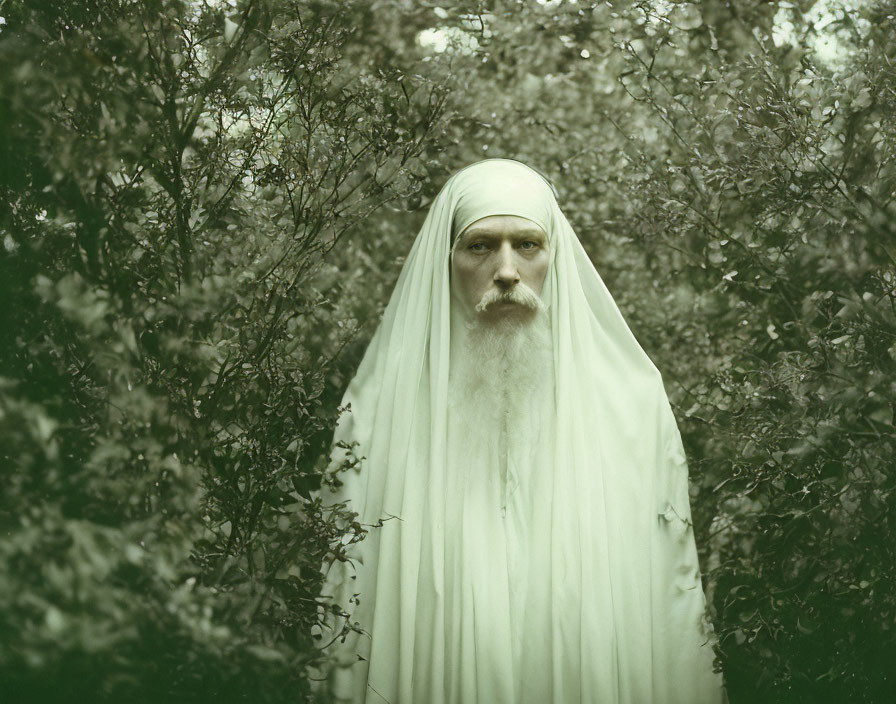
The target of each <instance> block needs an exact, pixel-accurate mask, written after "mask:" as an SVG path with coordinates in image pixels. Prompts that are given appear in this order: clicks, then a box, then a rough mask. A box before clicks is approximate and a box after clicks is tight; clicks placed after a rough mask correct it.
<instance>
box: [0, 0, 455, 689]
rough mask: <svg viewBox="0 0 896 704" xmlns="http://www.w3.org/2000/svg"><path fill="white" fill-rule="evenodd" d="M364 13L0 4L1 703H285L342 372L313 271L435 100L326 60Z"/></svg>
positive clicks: (339, 331)
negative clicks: (0, 17)
mask: <svg viewBox="0 0 896 704" xmlns="http://www.w3.org/2000/svg"><path fill="white" fill-rule="evenodd" d="M353 9H354V10H358V11H360V10H362V9H363V3H357V4H354V5H353V4H351V3H344V2H339V3H335V2H333V3H329V2H299V1H296V2H261V1H251V0H247V1H246V2H230V3H198V2H196V3H188V2H164V3H163V2H149V3H144V2H139V3H138V2H128V1H126V0H121V1H120V2H95V1H93V0H82V1H77V2H76V1H73V0H65V1H63V0H60V1H59V2H44V3H15V4H9V3H7V5H6V6H4V7H3V15H4V17H5V26H3V27H2V30H3V31H2V34H0V57H2V59H0V60H2V69H0V81H2V86H0V95H2V98H0V100H2V106H0V115H2V120H3V125H2V130H0V134H2V142H0V164H2V165H3V166H2V171H0V189H2V198H3V201H4V203H5V207H4V209H3V211H2V212H3V214H2V222H0V228H2V235H0V237H2V239H3V246H4V251H3V254H2V260H0V262H2V263H0V267H2V271H0V286H2V289H3V300H4V301H5V302H6V305H5V306H4V307H3V310H2V313H0V315H2V320H0V335H2V344H0V359H2V362H0V369H2V379H0V435H2V448H3V450H2V451H3V465H4V482H3V493H2V499H0V524H2V533H0V535H2V538H0V555H2V560H0V565H2V566H0V633H2V642H3V646H2V648H0V673H2V674H0V690H2V691H3V692H4V699H5V700H7V701H22V702H25V701H54V700H58V701H71V700H73V699H74V700H77V701H116V702H117V701H133V702H141V701H146V702H157V701H207V700H215V701H244V700H251V701H253V702H264V701H286V700H288V701H296V700H302V698H303V697H304V698H309V697H310V694H309V692H308V682H307V675H306V667H307V666H308V665H309V664H310V663H311V661H312V660H313V658H314V655H315V653H316V650H315V649H314V648H313V647H312V642H311V626H312V624H314V623H315V622H317V619H318V618H319V613H318V604H317V601H316V599H315V597H316V595H317V594H318V592H319V589H320V583H321V579H322V577H321V573H320V566H321V565H322V564H323V562H324V560H327V559H335V558H338V556H339V554H341V550H342V549H343V548H342V543H341V539H342V538H343V534H344V533H345V532H348V533H349V534H359V533H360V532H361V529H360V526H358V525H357V524H353V523H351V514H349V513H347V512H346V511H344V510H337V511H335V512H324V511H322V510H321V508H320V505H319V502H318V501H316V500H315V499H314V498H313V490H314V489H315V488H317V487H318V486H319V485H320V482H321V481H322V479H323V480H324V481H337V480H338V479H337V478H336V477H334V476H329V475H322V473H321V470H320V469H319V468H318V467H319V464H320V463H319V462H318V458H319V457H320V456H321V455H322V454H325V453H326V450H327V445H328V443H329V441H330V437H331V435H332V426H333V423H334V421H335V417H336V413H337V403H336V401H337V400H338V392H339V391H340V390H341V389H340V387H341V386H342V385H343V384H344V381H343V380H344V377H345V375H346V373H348V371H349V368H348V366H347V365H350V364H351V360H348V361H343V360H342V358H341V357H340V350H341V349H342V347H343V346H344V345H345V344H346V342H347V341H348V340H349V339H350V338H351V337H352V333H353V331H354V329H355V327H356V325H354V324H352V323H351V322H350V321H346V322H345V323H344V324H343V323H339V324H338V325H337V324H335V323H336V322H337V321H338V320H339V316H340V308H339V306H338V305H336V304H335V303H333V302H332V300H331V297H332V296H334V295H338V291H335V290H334V284H335V282H334V280H333V277H332V276H331V272H330V271H329V270H328V269H326V268H322V266H321V261H322V256H323V255H324V254H325V253H326V252H327V251H328V250H330V249H332V248H333V247H334V245H335V244H336V243H337V242H338V241H339V239H340V237H341V236H342V235H343V234H344V233H345V232H346V231H347V230H348V229H349V228H351V227H352V226H353V225H354V224H356V223H358V222H362V221H364V219H365V218H366V216H367V215H368V214H369V213H370V212H372V211H373V210H374V209H376V208H378V207H380V206H382V205H383V204H384V203H386V202H388V201H390V200H392V199H394V198H396V197H397V196H398V195H399V194H403V195H404V194H413V193H414V191H415V190H416V189H417V188H418V185H417V184H418V183H419V180H420V176H419V174H418V173H417V171H415V169H416V168H418V167H417V166H416V165H417V162H418V160H419V157H420V154H421V152H422V151H423V149H424V146H426V148H427V149H429V150H430V151H432V150H433V149H434V147H433V144H432V142H431V140H430V139H429V131H430V129H431V127H432V126H433V124H434V123H435V122H436V121H437V119H438V116H439V113H440V110H441V105H442V102H443V94H442V92H441V90H440V89H439V87H438V86H436V85H433V84H431V83H429V82H427V81H425V80H423V79H422V78H413V77H408V76H407V71H406V70H404V69H402V67H401V66H400V65H399V64H398V63H393V64H392V65H390V66H385V67H381V68H380V69H379V70H376V71H373V70H370V69H368V67H366V66H363V65H358V64H356V63H354V62H352V61H348V60H346V58H345V57H346V56H347V55H350V54H351V52H352V51H355V50H356V47H355V45H356V44H357V43H358V37H357V36H356V35H355V34H354V26H353V23H352V21H351V18H352V17H353V15H356V14H357V13H353V12H352V10H353Z"/></svg>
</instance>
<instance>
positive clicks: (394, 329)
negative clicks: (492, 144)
mask: <svg viewBox="0 0 896 704" xmlns="http://www.w3.org/2000/svg"><path fill="white" fill-rule="evenodd" d="M488 215H520V216H522V217H527V218H529V219H530V220H533V221H534V222H536V223H538V224H540V225H542V227H543V229H545V230H546V232H547V234H548V241H549V247H550V257H551V259H550V265H549V269H548V274H547V279H546V281H545V286H544V289H543V291H542V298H543V299H544V301H545V302H546V303H547V304H548V308H547V317H548V320H549V326H550V327H549V329H550V335H549V342H548V345H549V349H550V352H549V357H548V358H549V359H550V360H552V362H551V363H550V364H549V365H548V366H547V368H546V369H544V373H543V375H541V376H540V377H539V383H537V384H533V387H532V390H531V394H530V396H529V397H528V398H527V399H526V400H525V402H524V404H523V405H522V406H521V408H520V409H517V410H518V411H520V412H521V413H522V414H523V416H525V417H526V418H528V420H529V421H530V422H529V423H528V424H527V427H529V428H533V429H534V430H533V432H531V433H521V434H514V433H512V432H511V433H503V432H501V429H500V423H501V420H500V409H498V412H496V413H492V412H491V410H489V409H483V413H482V414H481V416H478V417H477V419H476V422H477V423H479V424H483V423H484V424H486V425H487V424H489V423H494V424H495V426H496V430H495V433H494V435H493V441H483V440H481V438H483V437H486V436H487V434H482V433H478V434H477V433H468V430H469V428H466V427H465V425H464V424H465V423H467V422H469V418H467V417H465V416H464V414H462V413H458V412H454V413H452V410H455V411H456V407H455V406H454V405H453V404H452V402H451V399H452V398H453V395H452V391H453V388H454V386H455V384H456V380H455V378H454V377H452V358H454V365H455V369H456V365H457V361H458V359H457V358H458V356H459V355H462V354H463V350H462V348H460V346H459V345H458V344H457V329H456V325H455V326H452V311H451V296H450V280H449V271H450V268H449V264H450V253H451V248H452V236H453V235H454V234H456V233H457V232H459V231H462V230H463V228H464V227H466V225H467V224H469V223H471V222H473V221H475V220H477V219H479V218H482V217H485V216H488ZM452 332H454V339H452ZM452 343H454V344H452ZM449 381H450V382H451V383H449ZM349 403H350V404H351V411H350V412H349V413H346V414H344V415H343V416H342V419H341V420H340V423H339V426H338V428H337V431H336V438H335V439H336V440H339V441H345V442H349V443H351V442H355V441H356V442H358V443H359V445H358V448H357V450H356V452H357V454H358V455H359V456H363V457H364V458H365V459H364V460H363V461H362V462H361V463H360V466H359V469H358V470H349V471H348V472H346V473H345V474H344V475H343V476H342V478H343V480H344V484H343V486H342V487H341V489H340V490H339V491H338V492H337V493H335V494H332V495H329V494H328V496H327V497H326V500H327V501H328V502H335V501H343V500H347V501H348V502H349V505H350V507H351V508H352V509H353V510H355V511H357V512H358V514H359V520H360V521H361V522H362V523H366V524H375V523H377V521H379V520H380V519H381V518H386V519H387V520H385V522H384V523H383V524H382V526H381V527H379V528H374V529H373V530H371V532H370V533H369V535H368V536H367V537H366V538H365V539H364V540H363V541H361V542H360V543H358V544H357V545H354V546H352V548H351V550H350V554H351V555H352V557H353V560H352V563H341V562H337V563H335V564H334V565H333V566H332V567H331V568H330V571H329V573H328V575H327V584H326V587H325V590H324V594H325V595H328V596H332V598H334V599H335V600H336V601H337V602H338V603H340V604H341V605H342V606H344V607H346V608H347V609H348V610H349V611H353V620H354V621H357V622H359V623H360V625H361V627H362V628H363V629H364V630H365V631H366V633H365V634H357V633H351V634H350V635H349V636H348V637H347V638H346V640H345V642H344V643H338V642H337V643H336V644H334V645H333V646H331V649H334V650H336V651H337V655H338V656H339V657H340V658H342V659H343V661H344V662H345V663H346V665H347V666H346V667H335V668H333V669H332V670H330V671H328V672H327V673H325V675H326V677H327V681H328V683H329V685H330V686H331V687H332V693H331V696H332V697H333V698H334V701H345V702H355V703H361V702H371V703H372V702H376V703H378V704H381V703H382V702H390V703H391V704H443V703H444V704H505V703H506V704H510V703H513V704H518V703H523V704H546V703H551V702H553V703H554V704H572V703H577V702H583V703H594V704H716V703H719V702H723V701H724V700H725V694H724V690H723V688H722V682H721V677H720V675H718V674H716V673H714V672H713V666H712V661H713V652H712V642H713V641H712V634H711V632H710V631H708V630H707V626H706V622H705V619H704V601H705V600H704V595H703V591H702V587H701V583H700V578H699V569H698V562H697V552H696V548H695V544H694V537H693V532H692V529H691V522H690V521H691V513H690V505H689V497H688V477H687V465H686V461H685V456H684V452H683V448H682V443H681V437H680V435H679V432H678V428H677V426H676V422H675V418H674V416H673V414H672V411H671V408H670V406H669V403H668V400H667V397H666V393H665V391H664V388H663V383H662V378H661V376H660V373H659V372H658V371H657V369H656V367H655V366H654V365H653V363H652V362H651V361H650V359H649V358H648V357H647V355H646V354H645V353H644V351H643V350H642V349H641V347H640V345H639V344H638V342H637V341H636V340H635V338H634V336H633V335H632V333H631V332H630V331H629V329H628V326H627V325H626V323H625V321H624V320H623V318H622V316H621V314H620V312H619V310H618V308H617V306H616V304H615V302H614V301H613V298H612V297H611V295H610V293H609V291H608V290H607V289H606V287H605V286H604V283H603V281H602V280H601V278H600V276H599V275H598V273H597V271H596V270H595V269H594V267H593V265H592V263H591V262H590V260H589V259H588V257H587V255H586V254H585V252H584V250H583V249H582V247H581V245H580V243H579V241H578V239H577V237H576V235H575V233H574V232H573V230H572V228H571V227H570V225H569V222H568V221H567V219H566V217H565V216H564V215H563V213H562V212H561V211H560V208H559V206H558V205H557V202H556V199H555V197H554V195H553V193H552V190H551V188H550V187H549V185H548V184H547V182H546V181H545V180H544V179H543V178H542V177H541V176H540V175H538V174H537V173H536V172H534V171H532V170H531V169H529V168H528V167H526V166H524V165H522V164H520V163H519V162H514V161H510V160H502V159H490V160H487V161H484V162H479V163H477V164H474V165H472V166H470V167H467V168H466V169H463V170H461V171H459V172H458V173H456V174H455V175H454V176H453V177H452V178H451V179H450V180H449V181H448V182H447V183H446V185H445V186H444V188H443V189H442V191H441V192H440V193H439V195H438V197H437V198H436V199H435V201H434V202H433V204H432V206H431V209H430V212H429V214H428V216H427V218H426V221H425V222H424V224H423V227H422V229H421V230H420V233H419V235H418V236H417V238H416V240H415V242H414V244H413V247H412V249H411V252H410V254H409V256H408V258H407V260H406V262H405V264H404V268H403V270H402V272H401V275H400V278H399V281H398V284H397V285H396V287H395V290H394V292H393V294H392V298H391V300H390V301H389V304H388V306H387V308H386V311H385V314H384V316H383V320H382V322H381V324H380V326H379V328H378V330H377V332H376V334H375V336H374V338H373V340H372V341H371V343H370V346H369V347H368V349H367V352H366V354H365V356H364V358H363V361H362V362H361V365H360V367H359V369H358V372H357V375H356V376H355V378H354V380H353V381H352V383H351V384H350V386H349V388H348V390H347V392H346V394H345V398H344V402H343V405H346V404H349ZM532 421H534V422H532ZM476 438H480V439H479V440H477V439H476ZM341 459H342V456H341V454H340V453H339V452H336V453H334V461H336V462H338V461H340V460H341ZM390 516H394V517H395V518H389V517H390ZM356 593H357V594H358V595H359V599H360V602H359V604H358V605H357V606H355V605H354V604H352V603H350V597H351V596H352V595H353V594H356ZM326 635H327V634H325V636H326ZM330 635H332V634H330ZM326 640H329V638H326ZM348 663H351V664H350V665H348Z"/></svg>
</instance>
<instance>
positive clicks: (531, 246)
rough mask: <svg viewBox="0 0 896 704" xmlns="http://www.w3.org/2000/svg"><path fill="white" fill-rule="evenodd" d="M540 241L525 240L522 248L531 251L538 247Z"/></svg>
mask: <svg viewBox="0 0 896 704" xmlns="http://www.w3.org/2000/svg"><path fill="white" fill-rule="evenodd" d="M538 247H539V244H538V242H533V241H532V240H526V241H525V242H521V243H520V249H523V250H526V251H529V252H531V251H532V250H533V249H538Z"/></svg>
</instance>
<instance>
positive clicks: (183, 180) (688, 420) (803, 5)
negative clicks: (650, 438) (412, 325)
mask: <svg viewBox="0 0 896 704" xmlns="http://www.w3.org/2000/svg"><path fill="white" fill-rule="evenodd" d="M7 5H9V3H7ZM20 5H21V4H15V6H9V7H7V6H2V7H3V12H2V14H3V15H4V16H5V18H6V25H5V26H0V29H2V32H0V57H2V58H0V61H2V62H3V65H2V66H0V68H2V69H3V70H2V71H0V82H2V84H0V120H3V125H2V126H3V129H2V131H0V135H2V136H0V164H2V166H0V189H2V190H3V200H4V202H5V203H7V204H8V206H9V208H8V210H7V211H5V212H3V213H2V214H0V220H2V221H0V228H2V230H3V232H2V233H0V237H2V238H3V243H4V250H3V254H2V255H0V256H2V259H0V266H2V271H0V290H2V293H3V300H5V301H14V305H7V306H5V307H4V308H3V309H2V311H0V315H2V316H3V318H2V320H0V335H2V343H0V359H2V365H0V370H2V374H0V376H2V380H0V436H2V439H3V457H4V459H3V461H4V469H5V470H6V472H5V474H6V481H5V482H4V490H3V494H2V499H0V522H2V524H3V529H4V530H3V532H2V533H0V536H2V537H0V552H2V555H3V558H4V559H3V561H2V563H0V564H2V567H0V585H2V588H0V634H2V637H3V646H2V648H0V672H2V673H3V675H0V687H3V689H4V690H7V691H14V692H16V693H17V694H19V698H20V699H22V700H29V699H30V700H32V701H33V700H39V699H43V698H49V697H51V696H52V693H53V692H57V691H59V687H60V683H64V684H65V686H68V687H71V686H75V685H74V683H76V682H78V683H81V684H80V685H79V686H80V687H81V688H82V689H81V692H83V693H84V697H86V696H90V697H92V698H99V699H103V698H105V699H113V698H114V699H120V698H122V697H124V698H127V699H129V700H134V701H155V700H158V699H166V700H168V699H172V700H188V701H192V700H200V699H204V698H212V697H214V698H216V699H222V698H223V699H225V700H227V699H233V700H239V699H241V698H250V697H251V699H252V700H253V701H255V700H257V701H276V700H279V699H287V698H289V700H290V701H292V700H293V699H295V698H301V697H302V696H305V695H307V682H306V679H305V674H304V673H305V669H304V668H305V666H306V665H307V664H308V663H309V662H310V660H311V657H312V656H311V653H312V652H313V651H312V650H311V642H310V638H309V637H308V635H307V634H308V633H309V632H310V627H311V624H313V623H314V622H315V620H316V619H317V617H318V613H317V610H316V609H317V605H316V602H315V596H316V595H317V593H318V589H319V586H320V573H319V570H318V567H319V565H320V564H321V562H322V561H323V560H325V559H333V558H334V552H338V550H339V547H338V543H339V538H340V537H341V536H342V533H343V532H344V531H348V532H349V533H350V534H351V533H352V532H353V531H354V532H356V533H359V532H361V531H360V527H357V526H354V527H353V526H352V525H351V523H350V518H351V516H350V515H346V514H341V515H336V516H325V515H322V514H321V513H320V512H319V510H318V509H317V507H316V504H315V503H314V501H313V499H312V498H311V497H312V493H311V492H312V490H313V488H314V487H316V486H317V485H318V483H319V482H320V481H321V480H326V481H333V480H338V479H337V478H335V477H327V476H325V475H323V474H322V470H321V469H320V467H321V463H320V462H319V461H318V459H319V458H320V457H321V456H323V455H324V454H325V450H326V446H327V443H328V442H329V438H330V435H331V430H332V425H333V422H334V420H335V414H336V412H337V405H338V401H339V398H340V394H341V392H342V390H343V389H344V387H345V384H346V382H347V379H348V377H349V376H350V375H351V373H352V370H353V368H354V366H355V365H356V363H357V361H358V359H359V356H360V354H361V352H362V351H363V349H364V346H365V344H366V341H367V339H368V338H369V335H370V334H372V332H373V329H374V327H375V325H376V321H377V319H378V315H379V313H380V312H381V310H382V308H383V307H384V305H385V303H386V300H387V299H388V294H389V291H390V289H391V286H392V284H393V283H394V280H395V278H396V276H397V274H398V270H399V268H400V264H401V256H402V255H404V254H405V253H406V252H407V250H408V249H409V247H410V243H411V241H412V239H413V237H414V234H415V233H416V231H417V228H418V227H419V224H420V222H421V221H422V217H423V215H424V214H425V209H426V206H427V205H428V203H429V201H430V199H431V198H432V197H433V196H434V195H435V193H436V192H437V191H438V189H439V188H440V187H441V185H442V183H443V182H444V180H445V178H446V177H447V176H448V175H449V174H450V173H451V172H453V171H454V170H455V169H457V168H458V167H460V166H462V165H464V164H466V163H469V162H470V161H474V160H476V159H479V158H482V157H484V156H509V157H514V158H519V159H522V160H524V161H527V162H528V163H531V164H533V165H535V166H537V167H538V168H540V169H542V170H544V171H545V172H547V173H548V175H549V176H551V177H552V178H553V179H554V181H555V183H556V184H557V186H558V188H559V190H560V192H561V205H562V206H563V208H564V211H565V212H566V213H567V214H568V215H569V217H570V219H571V221H572V223H573V225H574V227H575V229H576V231H577V232H578V233H579V235H580V236H581V238H582V240H583V243H584V245H585V247H586V249H587V250H588V251H589V253H590V254H591V255H592V258H593V260H594V262H595V264H596V266H597V268H598V270H599V271H600V273H601V276H602V277H603V278H604V280H605V281H606V282H607V285H608V287H609V288H610V290H611V291H612V292H613V293H614V295H615V296H616V300H617V302H618V303H619V306H620V308H621V310H622V311H623V314H624V315H625V317H626V320H627V321H628V322H629V324H630V325H631V327H632V329H633V330H634V331H635V333H636V335H637V337H638V339H639V340H640V341H641V343H642V345H643V346H644V348H645V349H646V350H647V351H648V353H649V354H650V355H651V357H652V358H653V359H654V360H655V362H656V364H657V366H658V367H659V368H660V369H661V370H662V372H663V375H664V379H665V381H666V387H667V390H668V392H669V394H670V397H671V400H672V401H673V406H674V407H675V408H676V409H677V410H678V417H679V421H680V424H681V429H682V433H683V436H684V439H685V443H686V446H687V450H688V455H689V458H690V469H691V479H692V484H693V490H694V493H693V502H694V517H695V531H696V534H697V543H698V547H699V548H700V550H701V557H702V564H703V566H704V572H705V574H704V577H705V582H706V583H705V586H706V589H707V593H708V595H709V596H710V598H711V601H712V604H713V607H714V613H713V615H714V622H715V625H716V631H717V633H718V635H719V637H720V648H719V657H720V665H721V666H722V667H723V669H724V672H725V675H726V678H727V681H728V687H729V694H730V697H731V700H732V702H733V704H738V703H740V702H745V703H748V704H752V703H753V702H758V701H761V702H771V703H774V702H781V703H782V704H783V703H788V704H789V703H798V702H807V703H808V702H813V703H815V702H827V701H834V702H840V701H846V700H848V701H855V702H866V703H869V704H870V703H872V702H874V703H877V702H889V701H892V700H893V698H894V694H896V691H894V690H896V685H894V683H893V678H892V675H891V674H890V673H889V669H890V667H889V665H890V663H892V662H893V660H894V656H896V636H894V631H896V617H894V599H893V590H892V588H890V587H889V585H890V584H892V583H893V582H894V577H896V575H894V568H893V565H894V564H896V561H894V545H896V541H894V535H896V531H894V526H893V519H892V518H891V516H892V515H896V511H894V510H893V509H894V506H893V503H894V487H893V482H894V471H893V469H894V468H893V460H892V458H893V457H894V455H896V453H894V450H896V448H894V396H896V386H894V383H893V381H892V378H893V372H894V364H896V301H894V296H896V288H894V286H896V283H894V276H896V272H894V265H896V260H894V252H896V249H894V247H896V244H894V237H893V236H894V229H893V224H892V223H893V222H894V212H893V209H894V205H893V198H894V191H896V188H894V185H896V184H894V179H896V169H894V165H893V157H894V149H896V146H894V145H896V139H894V137H896V135H894V127H893V122H892V120H891V119H890V116H891V115H892V114H893V111H894V107H896V106H894V104H893V95H894V88H896V76H894V73H893V69H892V66H891V64H892V61H893V57H894V53H896V44H894V41H896V40H894V37H896V33H894V20H893V17H894V16H896V11H894V10H896V8H894V7H893V6H892V4H891V3H888V2H883V1H881V0H853V1H852V2H845V1H844V0H819V2H810V1H808V0H800V1H799V2H790V3H788V2H760V1H759V0H745V1H744V2H738V3H728V2H723V1H722V0H712V1H708V2H701V3H694V2H685V1H672V0H669V1H665V0H655V1H653V2H647V1H646V0H642V1H636V2H630V1H627V2H612V3H610V2H603V3H597V2H590V3H588V2H581V1H579V2H561V1H559V0H538V1H534V0H533V1H532V2H529V1H528V0H493V1H492V2H481V1H479V0H444V1H443V2H440V3H439V4H437V5H436V4H433V3H415V2H410V0H389V1H384V2H377V3H363V2H360V1H358V2H349V3H345V2H338V3H337V2H335V0H334V1H333V2H311V1H303V2H300V1H298V0H294V1H291V2H275V1H274V0H267V1H265V2H260V1H258V2H245V1H242V0H241V1H240V2H230V3H223V2H222V3H212V2H193V3H186V2H166V3H162V2H158V1H157V2H150V3H136V2H126V1H124V0H120V1H119V2H98V1H92V0H78V1H77V2H73V1H70V0H57V1H56V2H54V3H50V2H44V3H39V4H38V5H39V7H33V6H32V7H21V6H20ZM29 5H30V3H29ZM383 205H386V207H382V206H383ZM375 208H379V210H376V215H375V216H374V217H368V215H370V214H371V213H373V212H374V209H375ZM337 244H338V246H337ZM12 673H15V674H12ZM79 693H80V692H79ZM84 697H82V698H84Z"/></svg>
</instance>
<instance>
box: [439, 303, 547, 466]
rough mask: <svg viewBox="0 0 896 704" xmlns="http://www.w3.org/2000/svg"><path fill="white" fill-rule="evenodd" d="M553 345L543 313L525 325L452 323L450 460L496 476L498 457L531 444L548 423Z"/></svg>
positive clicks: (455, 318) (519, 322)
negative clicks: (456, 459) (459, 460)
mask: <svg viewBox="0 0 896 704" xmlns="http://www.w3.org/2000/svg"><path fill="white" fill-rule="evenodd" d="M553 379H554V368H553V345H552V343H551V330H550V319H549V317H548V315H547V314H546V312H545V311H544V310H541V311H539V312H538V313H537V314H535V315H534V317H533V318H532V319H531V320H520V319H519V318H517V317H515V316H511V317H508V318H506V319H501V320H492V321H486V320H484V319H482V318H481V317H480V316H475V317H474V318H473V319H472V320H463V319H461V316H460V315H452V344H451V371H450V382H449V383H450V403H449V424H450V426H451V428H452V430H453V432H452V433H451V435H452V443H451V445H452V447H451V448H450V450H449V451H450V452H452V453H455V458H465V459H464V461H463V464H464V466H466V467H471V466H475V465H480V464H481V463H482V462H484V463H485V464H486V465H487V466H486V467H484V468H482V467H481V468H480V471H488V472H492V471H494V472H498V471H502V470H501V469H500V467H493V466H491V465H493V464H494V463H495V462H498V463H499V464H500V462H501V460H500V459H499V458H498V455H502V456H503V455H506V453H507V452H508V448H510V451H513V450H514V449H516V450H519V451H524V449H525V446H527V445H529V444H530V443H533V442H538V438H539V436H541V435H542V433H544V432H545V431H547V421H548V420H550V419H551V418H552V417H553V406H554V397H553Z"/></svg>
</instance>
